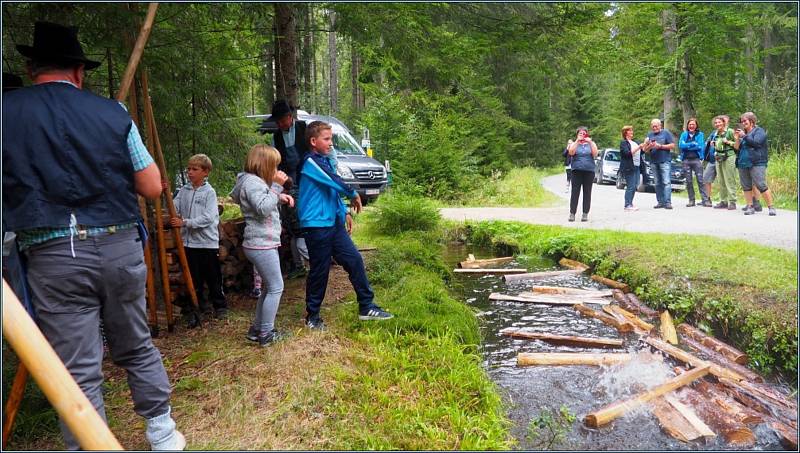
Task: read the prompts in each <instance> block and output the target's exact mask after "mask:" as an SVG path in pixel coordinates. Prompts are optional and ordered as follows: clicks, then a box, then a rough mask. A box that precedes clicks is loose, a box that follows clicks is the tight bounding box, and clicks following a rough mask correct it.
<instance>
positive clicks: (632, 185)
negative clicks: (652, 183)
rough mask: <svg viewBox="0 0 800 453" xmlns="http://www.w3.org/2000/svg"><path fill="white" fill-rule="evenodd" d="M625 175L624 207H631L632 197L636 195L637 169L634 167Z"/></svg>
mask: <svg viewBox="0 0 800 453" xmlns="http://www.w3.org/2000/svg"><path fill="white" fill-rule="evenodd" d="M624 175H625V207H626V208H627V207H628V206H633V196H634V195H635V194H636V188H637V187H638V186H639V167H634V168H633V170H631V171H630V172H628V173H624Z"/></svg>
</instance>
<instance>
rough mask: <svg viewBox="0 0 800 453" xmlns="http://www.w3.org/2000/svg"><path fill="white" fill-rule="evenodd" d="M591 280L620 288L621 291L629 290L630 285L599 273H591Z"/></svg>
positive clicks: (627, 291)
mask: <svg viewBox="0 0 800 453" xmlns="http://www.w3.org/2000/svg"><path fill="white" fill-rule="evenodd" d="M592 280H594V281H596V282H597V283H602V284H604V285H606V286H608V287H610V288H616V289H619V290H622V291H623V292H626V293H629V292H631V287H630V286H628V285H627V284H626V283H622V282H618V281H616V280H612V279H610V278H606V277H603V276H601V275H597V274H593V275H592Z"/></svg>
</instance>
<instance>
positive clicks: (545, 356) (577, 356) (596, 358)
mask: <svg viewBox="0 0 800 453" xmlns="http://www.w3.org/2000/svg"><path fill="white" fill-rule="evenodd" d="M632 358H633V356H632V355H631V354H628V353H625V352H618V353H610V354H594V353H588V352H520V353H519V354H517V366H532V365H594V366H600V365H616V364H618V363H626V362H630V361H631V359H632Z"/></svg>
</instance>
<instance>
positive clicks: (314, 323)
mask: <svg viewBox="0 0 800 453" xmlns="http://www.w3.org/2000/svg"><path fill="white" fill-rule="evenodd" d="M306 327H308V328H309V329H311V330H325V323H324V322H323V321H322V318H320V317H319V316H317V317H316V318H311V319H309V318H306Z"/></svg>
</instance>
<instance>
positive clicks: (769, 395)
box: [719, 378, 797, 425]
mask: <svg viewBox="0 0 800 453" xmlns="http://www.w3.org/2000/svg"><path fill="white" fill-rule="evenodd" d="M719 382H720V383H721V384H723V385H725V386H728V387H733V388H735V389H737V390H739V391H742V392H745V393H746V394H747V395H748V396H750V397H751V398H755V399H757V400H759V401H761V402H762V403H763V404H766V405H767V406H768V407H769V408H770V409H771V411H772V412H773V414H774V415H775V416H776V417H777V418H778V419H780V420H781V421H785V422H788V424H790V425H797V402H796V401H793V400H789V399H788V398H787V397H786V396H784V395H782V394H779V393H777V392H775V390H773V389H771V388H768V387H766V386H764V385H760V384H754V383H752V382H746V381H743V380H739V381H736V380H735V379H728V378H720V379H719Z"/></svg>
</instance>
